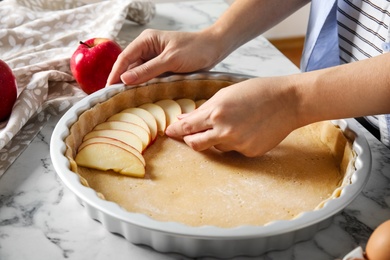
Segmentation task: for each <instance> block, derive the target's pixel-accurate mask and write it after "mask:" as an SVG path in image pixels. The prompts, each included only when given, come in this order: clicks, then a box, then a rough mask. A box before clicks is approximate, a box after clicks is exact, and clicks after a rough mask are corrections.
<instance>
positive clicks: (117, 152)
mask: <svg viewBox="0 0 390 260" xmlns="http://www.w3.org/2000/svg"><path fill="white" fill-rule="evenodd" d="M135 152H137V153H138V151H137V150H135V149H134V150H133V151H132V152H130V151H128V150H127V149H124V148H122V147H119V146H117V145H114V144H111V143H104V142H99V143H90V144H88V145H85V146H84V147H83V148H82V149H81V150H80V151H79V152H78V153H77V155H76V158H75V161H76V163H77V164H78V165H79V166H83V167H88V168H92V169H97V170H103V171H108V170H113V171H115V172H118V173H120V174H123V175H127V176H132V177H140V178H142V177H144V176H145V165H144V164H143V163H142V162H141V161H140V159H139V157H137V156H136V155H135V154H134V153H135Z"/></svg>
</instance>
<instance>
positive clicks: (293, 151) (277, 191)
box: [67, 83, 353, 228]
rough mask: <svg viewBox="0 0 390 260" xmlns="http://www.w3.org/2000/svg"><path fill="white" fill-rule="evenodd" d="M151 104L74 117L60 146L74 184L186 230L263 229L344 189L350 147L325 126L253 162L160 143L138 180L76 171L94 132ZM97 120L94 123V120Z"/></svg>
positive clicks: (305, 131) (150, 151) (161, 139)
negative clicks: (75, 179)
mask: <svg viewBox="0 0 390 260" xmlns="http://www.w3.org/2000/svg"><path fill="white" fill-rule="evenodd" d="M182 84H183V83H182ZM174 85H175V84H174ZM184 85H185V84H184ZM169 86H171V85H170V84H169ZM169 86H168V87H169ZM182 86H183V85H182ZM160 87H161V86H160ZM132 91H134V90H132ZM148 91H151V90H150V89H149V90H148ZM126 92H127V91H126ZM166 93H167V92H165V94H164V95H161V98H162V99H164V98H172V99H177V98H183V97H187V98H192V99H194V100H200V99H207V98H209V96H207V95H202V94H200V95H192V96H191V95H184V96H183V93H181V94H180V95H179V94H177V95H172V94H170V95H166ZM194 96H195V97H194ZM119 99H121V98H119ZM156 100H158V95H157V96H156V98H155V99H154V100H146V101H145V100H144V101H140V103H137V102H135V103H134V104H132V105H130V106H119V107H117V108H115V109H114V108H111V112H110V113H107V112H106V111H107V109H103V108H104V107H107V106H108V105H107V104H104V103H103V104H100V105H98V106H95V107H94V108H93V109H92V110H88V111H87V112H86V115H83V116H80V119H79V121H78V122H77V123H75V124H74V126H72V128H71V135H70V136H69V137H68V139H67V145H68V151H67V156H68V158H69V159H70V162H71V165H72V170H73V171H74V172H77V173H78V174H79V175H80V176H81V179H82V180H83V183H84V185H86V186H89V187H91V188H93V189H95V190H96V191H97V192H98V193H99V194H100V195H101V196H102V198H104V199H106V200H109V201H113V202H116V203H117V204H119V205H120V206H121V207H123V208H124V209H126V210H127V211H129V212H137V213H142V214H145V215H148V216H150V217H151V218H153V219H156V220H160V221H175V222H180V223H184V224H187V225H190V226H203V225H213V226H218V227H225V228H229V227H236V226H241V225H265V224H267V223H269V222H271V221H274V220H283V219H284V220H288V219H292V218H295V217H296V216H298V215H299V214H300V213H302V212H306V211H312V210H315V209H316V208H318V207H321V206H322V205H323V203H324V202H325V201H326V200H328V199H332V198H334V197H337V196H338V195H339V193H340V190H341V188H342V186H343V185H345V184H346V183H348V181H349V178H348V174H346V173H347V168H348V165H349V166H350V165H351V162H352V161H353V151H352V149H351V144H350V142H349V141H348V139H347V138H346V137H345V136H344V135H343V134H342V132H341V131H340V129H338V128H337V127H335V126H334V125H333V124H332V123H330V122H320V123H316V124H313V125H309V126H306V127H303V128H300V129H297V130H296V131H294V132H293V133H291V134H290V135H289V136H288V137H287V138H286V139H285V140H284V141H283V142H282V143H281V144H280V145H278V146H277V147H276V148H274V149H273V150H271V151H270V152H268V153H267V154H266V155H264V156H262V157H259V158H246V157H244V156H242V155H240V154H238V153H234V152H231V153H220V152H218V151H216V150H212V149H210V150H208V151H205V152H194V151H193V150H192V149H191V148H189V147H188V146H186V145H185V144H184V143H182V142H179V141H175V140H172V139H170V138H167V137H164V136H160V137H157V138H156V140H155V141H154V143H153V144H152V145H150V146H149V147H148V148H147V149H146V150H145V151H144V153H143V156H144V158H145V161H146V174H145V177H144V178H133V177H128V176H123V175H119V174H117V173H114V172H112V171H107V172H103V171H98V170H93V169H89V168H84V167H78V166H77V165H76V164H75V162H74V157H75V154H76V151H77V147H78V146H79V145H80V143H81V141H82V137H83V136H84V135H85V134H86V133H88V132H89V131H90V130H91V129H93V127H94V125H97V124H98V123H100V122H103V121H104V120H106V119H107V118H108V117H109V116H110V115H113V114H114V113H117V112H119V111H121V110H123V109H125V108H126V107H132V106H138V105H141V104H143V103H146V102H154V101H156ZM107 102H109V101H107ZM107 102H105V103H107ZM109 103H111V105H112V104H116V105H115V106H117V105H118V104H119V103H118V102H117V101H111V102H109ZM96 115H99V116H98V117H99V118H100V119H96V117H93V116H96ZM92 118H95V119H94V120H95V122H93V120H92ZM91 121H92V122H91Z"/></svg>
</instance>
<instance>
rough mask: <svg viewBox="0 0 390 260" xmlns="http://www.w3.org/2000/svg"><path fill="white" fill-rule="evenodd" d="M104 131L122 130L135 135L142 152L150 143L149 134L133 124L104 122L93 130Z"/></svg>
mask: <svg viewBox="0 0 390 260" xmlns="http://www.w3.org/2000/svg"><path fill="white" fill-rule="evenodd" d="M105 129H114V130H123V131H128V132H131V133H133V134H135V135H136V136H138V137H139V138H140V139H141V142H142V151H143V150H145V149H146V147H148V145H149V144H150V141H151V138H150V133H148V132H147V131H146V130H145V129H144V128H143V127H141V126H139V125H136V124H133V123H128V122H123V121H106V122H103V123H100V124H98V125H97V126H95V128H94V130H105Z"/></svg>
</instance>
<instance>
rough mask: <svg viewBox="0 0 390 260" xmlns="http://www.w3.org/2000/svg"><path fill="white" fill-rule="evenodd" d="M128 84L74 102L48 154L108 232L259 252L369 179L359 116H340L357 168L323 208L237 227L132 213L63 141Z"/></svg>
mask: <svg viewBox="0 0 390 260" xmlns="http://www.w3.org/2000/svg"><path fill="white" fill-rule="evenodd" d="M246 78H248V77H247V76H245V75H236V74H228V73H195V74H188V75H171V76H167V77H162V78H157V79H154V80H152V81H150V82H148V83H147V84H144V85H143V86H146V85H148V84H152V83H156V82H171V81H180V80H183V79H186V80H188V79H190V80H191V79H193V80H199V79H211V80H224V81H230V82H239V81H242V80H244V79H246ZM143 86H138V87H143ZM129 88H132V87H129V86H124V85H121V84H118V85H114V86H112V87H109V88H106V89H103V90H100V91H98V92H96V93H94V94H92V95H89V96H88V97H86V98H84V99H83V100H81V101H80V102H78V103H77V104H76V105H74V106H73V107H72V108H71V109H70V110H69V111H67V112H66V114H65V115H64V116H63V117H62V118H61V119H60V121H59V122H58V124H57V126H56V127H55V129H54V132H53V135H52V139H51V143H50V154H51V158H52V161H53V165H54V168H55V170H56V172H57V174H58V175H59V177H60V178H61V180H62V181H63V182H64V184H65V185H66V186H67V187H68V188H69V189H70V190H71V191H72V192H73V193H74V194H75V195H76V197H77V198H78V200H79V202H80V203H81V204H82V205H83V206H84V207H85V209H86V210H87V212H88V214H89V215H90V217H91V218H92V219H95V220H98V221H99V222H101V223H102V225H103V226H104V227H105V228H106V229H107V230H109V231H110V232H113V233H117V234H120V235H122V236H123V237H125V238H126V239H127V240H129V241H130V242H132V243H134V244H145V245H149V246H151V247H152V248H154V249H155V250H157V251H161V252H176V253H181V254H184V255H187V256H191V257H199V256H215V257H223V258H225V257H234V256H238V255H247V256H255V255H260V254H263V253H265V252H267V251H271V250H282V249H286V248H288V247H290V246H291V245H293V244H294V243H297V242H299V241H303V240H307V239H310V238H311V237H312V236H313V235H314V234H315V233H316V232H317V231H318V230H320V229H322V228H325V227H327V226H328V225H329V224H330V223H331V221H332V216H334V215H335V214H336V213H338V212H340V211H341V210H342V209H344V208H345V207H346V206H347V205H348V204H349V203H350V202H351V201H352V200H353V199H354V198H355V197H356V196H357V195H358V194H359V193H360V192H361V190H362V189H363V187H364V185H365V183H366V182H367V180H368V177H369V173H370V170H371V153H370V149H369V146H368V143H367V141H366V139H365V137H364V136H363V134H362V132H361V131H360V130H359V128H358V125H357V123H356V122H355V120H353V119H346V120H337V121H334V122H333V123H334V124H336V125H338V126H339V127H340V129H342V131H343V132H344V134H345V135H346V136H348V138H350V139H352V140H353V145H352V148H353V151H354V153H355V154H356V157H355V162H354V166H355V167H354V168H355V170H354V172H353V173H352V175H351V177H350V180H349V181H350V183H349V184H348V185H346V186H345V187H344V188H343V189H342V190H341V194H340V196H339V197H337V198H335V199H331V200H329V201H327V202H326V203H325V204H324V205H323V207H322V208H319V209H317V210H313V211H310V212H304V213H302V214H300V215H299V216H298V217H296V218H294V219H292V220H282V221H274V222H271V223H268V224H267V225H264V226H240V227H235V228H219V227H214V226H202V227H191V226H186V225H184V224H181V223H175V222H162V221H157V220H154V219H152V218H150V217H148V216H146V215H143V214H138V213H131V212H128V211H126V210H124V209H123V208H121V207H120V206H119V205H117V204H116V203H113V202H110V201H106V200H103V199H101V198H100V197H99V196H98V194H97V193H96V191H94V190H93V189H91V188H88V187H86V186H84V185H83V184H82V183H81V181H80V178H79V176H78V175H77V174H75V173H74V172H72V171H71V170H70V163H69V160H68V158H67V157H66V156H65V151H66V145H65V141H64V140H65V138H66V137H67V136H68V135H69V133H70V131H69V129H70V127H71V126H72V125H73V124H74V123H75V122H76V121H77V120H78V116H79V115H80V114H82V113H83V112H84V111H86V110H88V109H90V108H92V107H93V106H95V105H96V104H98V103H101V102H104V101H106V100H108V99H109V98H111V97H113V96H114V95H116V94H118V93H121V92H123V91H125V90H128V89H129Z"/></svg>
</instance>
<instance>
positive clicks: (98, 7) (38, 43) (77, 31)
mask: <svg viewBox="0 0 390 260" xmlns="http://www.w3.org/2000/svg"><path fill="white" fill-rule="evenodd" d="M91 2H93V3H91ZM154 14H155V6H154V4H152V3H151V2H139V1H131V0H111V1H96V0H84V1H77V0H5V1H1V2H0V59H2V60H3V61H5V62H6V63H7V64H8V65H9V66H10V67H11V69H12V70H13V72H14V75H15V77H16V79H17V85H18V98H17V101H16V103H15V106H14V108H13V111H12V114H11V117H10V118H9V120H8V121H7V122H1V123H0V151H1V150H2V148H4V147H5V146H6V145H7V143H9V142H10V140H11V139H12V138H13V137H14V136H15V135H16V134H17V133H18V132H19V131H20V129H21V128H22V127H23V126H24V125H25V124H26V122H27V121H28V120H29V119H30V118H31V117H32V116H34V115H36V114H37V113H39V112H40V111H42V110H44V109H45V108H47V107H48V106H50V107H51V108H52V107H53V108H54V109H55V110H57V111H58V113H60V112H61V111H64V110H66V109H68V108H69V107H70V106H71V105H72V104H73V103H74V102H76V101H78V100H80V99H81V98H83V97H84V96H85V95H86V94H85V93H84V92H82V91H81V90H80V89H79V88H78V86H77V84H76V83H75V81H74V78H73V77H72V74H71V71H70V68H69V60H70V57H71V55H72V54H73V52H74V51H75V49H76V48H77V46H78V44H79V41H80V40H87V39H89V38H94V37H104V38H111V39H115V37H116V36H117V35H118V33H119V31H120V30H121V28H122V25H123V23H124V22H125V20H126V19H128V20H131V21H133V22H136V23H138V24H145V23H147V22H149V21H150V20H151V19H152V18H153V16H154ZM0 95H1V93H0ZM1 159H3V160H4V157H2V158H1ZM0 176H1V175H0Z"/></svg>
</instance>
